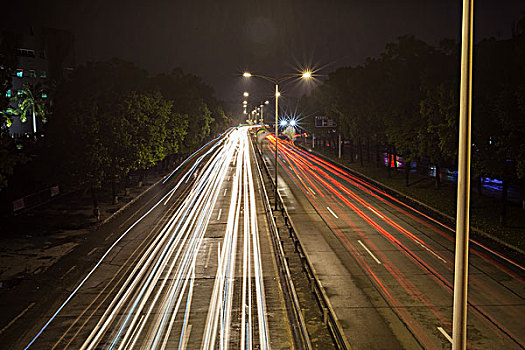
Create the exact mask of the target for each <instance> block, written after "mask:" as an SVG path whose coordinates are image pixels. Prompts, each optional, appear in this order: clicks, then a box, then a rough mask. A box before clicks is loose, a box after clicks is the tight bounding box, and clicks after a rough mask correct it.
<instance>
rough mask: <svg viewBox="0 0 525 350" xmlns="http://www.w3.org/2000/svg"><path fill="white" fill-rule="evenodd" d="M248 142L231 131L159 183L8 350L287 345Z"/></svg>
mask: <svg viewBox="0 0 525 350" xmlns="http://www.w3.org/2000/svg"><path fill="white" fill-rule="evenodd" d="M248 135H249V132H248V128H238V129H230V130H229V131H228V132H227V133H225V134H224V135H223V136H222V137H221V138H219V139H217V140H215V141H213V142H211V143H209V144H208V145H206V146H205V147H203V148H202V149H201V150H200V151H199V152H198V153H196V154H195V155H194V156H193V157H191V159H188V160H187V161H186V162H185V163H183V164H182V165H181V167H179V168H178V169H176V171H174V172H173V173H172V174H171V175H170V176H169V177H167V178H166V179H165V180H164V183H163V184H162V185H161V186H163V191H161V192H159V194H158V195H157V196H156V197H155V198H154V199H153V200H152V201H149V202H148V203H147V204H146V205H145V206H144V208H143V211H142V212H140V213H138V214H134V215H132V216H130V217H129V218H127V219H126V220H125V221H123V223H122V224H121V225H120V226H119V228H120V231H118V233H117V234H115V235H114V242H113V243H112V245H111V246H110V247H109V248H108V249H107V250H106V251H105V252H101V253H100V255H101V256H100V259H99V260H98V261H97V262H96V263H95V264H94V266H93V267H90V268H89V269H86V273H85V274H82V275H81V277H80V278H79V280H78V281H77V282H76V283H75V284H74V285H73V286H71V287H70V288H68V289H67V293H63V294H62V295H57V297H56V301H55V302H54V303H51V304H50V305H48V307H47V308H44V310H45V311H44V312H43V313H42V314H41V315H40V317H37V318H33V319H31V320H30V321H26V325H25V329H26V332H25V334H24V335H23V336H21V337H20V338H19V339H18V340H17V341H18V342H19V343H17V345H19V346H18V347H20V348H26V349H28V348H31V349H132V348H140V349H146V348H147V349H167V348H170V349H173V348H176V349H198V348H200V349H228V348H234V349H270V348H288V347H290V346H292V344H293V340H292V334H291V330H290V321H289V320H288V317H287V312H286V307H287V306H286V303H285V300H284V297H283V295H282V292H281V290H282V288H281V285H280V282H279V275H278V272H277V268H276V262H275V259H274V255H275V254H274V252H273V248H272V244H271V241H270V238H269V233H268V232H269V231H268V227H267V223H266V217H265V215H264V210H263V205H262V202H261V201H262V197H261V193H260V192H259V187H258V186H259V185H258V183H256V181H257V177H255V176H254V171H256V169H254V166H255V164H256V163H255V162H254V159H253V154H254V152H253V147H252V145H251V142H250V140H249V136H248ZM90 254H91V253H90ZM40 309H42V306H41V307H40ZM26 320H27V317H26ZM22 343H23V345H22ZM15 347H16V346H15Z"/></svg>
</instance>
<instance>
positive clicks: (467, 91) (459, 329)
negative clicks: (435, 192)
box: [452, 0, 474, 350]
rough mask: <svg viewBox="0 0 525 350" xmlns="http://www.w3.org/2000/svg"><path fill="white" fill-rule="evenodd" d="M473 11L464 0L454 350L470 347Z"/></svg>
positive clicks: (472, 5)
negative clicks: (469, 272) (468, 318)
mask: <svg viewBox="0 0 525 350" xmlns="http://www.w3.org/2000/svg"><path fill="white" fill-rule="evenodd" d="M473 11H474V0H463V25H462V27H463V29H462V39H461V82H460V103H459V149H458V198H457V214H456V258H455V263H454V267H455V268H454V307H453V316H452V350H464V349H466V347H467V286H468V251H469V204H470V151H471V144H472V142H471V112H472V50H473V34H474V31H473V17H474V16H473Z"/></svg>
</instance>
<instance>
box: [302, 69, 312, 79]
mask: <svg viewBox="0 0 525 350" xmlns="http://www.w3.org/2000/svg"><path fill="white" fill-rule="evenodd" d="M311 77H312V72H310V71H309V70H307V71H306V72H304V73H303V76H302V78H304V79H308V78H311Z"/></svg>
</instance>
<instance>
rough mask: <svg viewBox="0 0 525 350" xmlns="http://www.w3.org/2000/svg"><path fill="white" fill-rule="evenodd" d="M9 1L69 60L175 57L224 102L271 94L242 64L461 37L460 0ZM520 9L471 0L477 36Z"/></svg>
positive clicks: (155, 66)
mask: <svg viewBox="0 0 525 350" xmlns="http://www.w3.org/2000/svg"><path fill="white" fill-rule="evenodd" d="M21 3H22V4H21ZM8 8H9V10H8V14H6V15H4V16H2V17H3V18H2V20H5V21H6V22H4V23H3V24H2V26H3V27H7V28H10V29H17V28H21V26H22V27H23V26H25V27H26V28H27V27H28V26H29V25H31V24H33V25H36V26H39V25H42V26H50V27H55V28H60V29H65V30H70V31H72V32H73V33H74V34H75V40H76V58H77V64H80V63H83V62H85V61H88V60H101V59H107V58H111V57H120V58H123V59H126V60H129V61H132V62H134V63H135V64H137V65H138V66H140V67H142V68H145V69H147V70H149V71H150V72H152V73H158V72H168V71H170V70H171V69H172V68H173V67H176V66H180V67H182V68H183V69H184V70H185V71H187V72H190V73H194V74H197V75H199V76H201V77H203V78H204V80H205V81H206V82H207V83H209V84H210V85H212V86H213V87H214V88H215V90H216V94H217V97H219V98H220V99H223V100H225V101H229V102H232V101H237V100H239V101H240V99H241V97H239V96H240V95H241V94H242V91H244V90H246V89H249V88H251V89H254V88H255V86H254V85H257V86H258V89H259V91H265V92H264V93H268V94H271V86H270V85H269V84H268V85H265V84H264V83H263V82H258V83H255V82H251V83H250V84H252V85H250V86H248V83H247V82H243V81H242V78H240V74H241V73H242V71H243V70H245V69H248V70H251V71H253V72H258V73H260V74H265V75H279V74H284V73H290V72H293V71H295V70H297V69H298V68H299V67H301V66H305V65H313V66H314V67H317V68H321V67H322V68H323V70H322V73H325V74H326V73H328V72H330V71H333V70H335V69H336V68H337V67H339V66H344V65H356V64H360V63H363V62H364V60H365V59H366V58H367V57H370V56H376V55H378V54H379V53H380V52H381V51H382V50H383V49H384V46H385V44H386V43H387V42H390V41H393V40H395V39H396V38H397V37H398V36H400V35H404V34H413V35H415V36H416V37H418V38H420V39H423V40H425V41H427V42H429V43H431V44H436V43H437V42H438V41H439V39H441V38H445V37H447V38H455V39H459V35H460V13H461V1H450V0H432V1H421V0H404V1H385V0H382V1H379V0H366V1H364V0H363V1H352V0H329V1H327V0H306V1H305V0H303V1H298V0H297V1H293V0H280V1H279V0H268V1H249V0H245V1H233V0H222V1H219V0H216V1H212V0H201V1H199V0H195V1H144V0H142V1H137V0H129V1H114V0H90V1H85V0H74V1H71V0H61V1H24V2H14V1H11V2H10V4H9V5H8ZM524 10H525V2H523V1H517V0H516V1H514V0H503V1H496V0H478V1H476V2H475V14H476V17H475V25H476V40H480V39H482V38H484V37H488V36H494V37H496V38H505V37H508V36H510V34H511V26H512V23H513V21H516V19H518V18H519V17H520V14H521V13H522V11H524ZM258 93H259V94H262V93H263V92H258ZM239 103H240V102H239Z"/></svg>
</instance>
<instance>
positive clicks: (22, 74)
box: [16, 69, 24, 78]
mask: <svg viewBox="0 0 525 350" xmlns="http://www.w3.org/2000/svg"><path fill="white" fill-rule="evenodd" d="M16 76H17V77H19V78H22V77H23V76H24V71H23V70H21V69H19V70H17V71H16Z"/></svg>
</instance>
